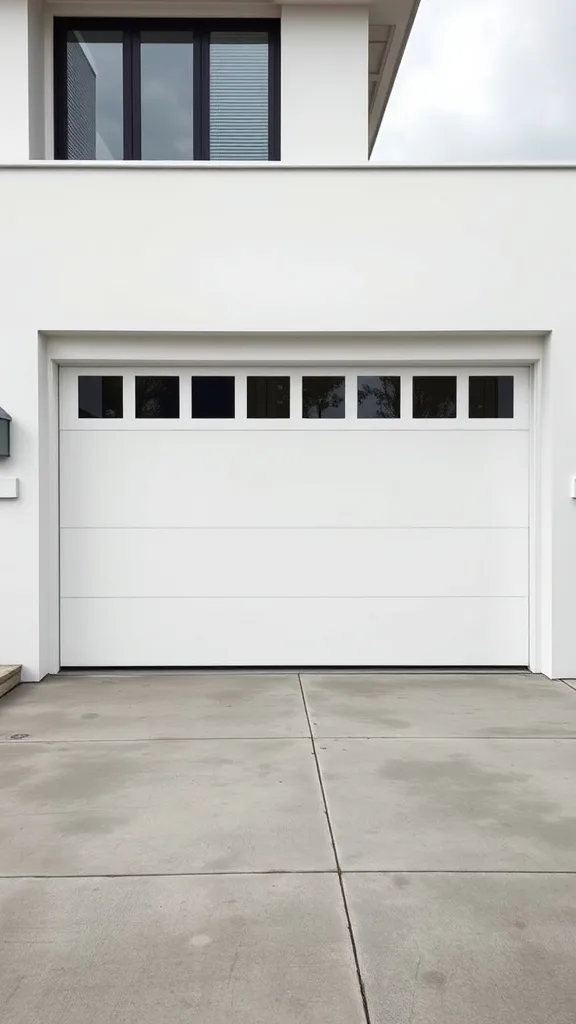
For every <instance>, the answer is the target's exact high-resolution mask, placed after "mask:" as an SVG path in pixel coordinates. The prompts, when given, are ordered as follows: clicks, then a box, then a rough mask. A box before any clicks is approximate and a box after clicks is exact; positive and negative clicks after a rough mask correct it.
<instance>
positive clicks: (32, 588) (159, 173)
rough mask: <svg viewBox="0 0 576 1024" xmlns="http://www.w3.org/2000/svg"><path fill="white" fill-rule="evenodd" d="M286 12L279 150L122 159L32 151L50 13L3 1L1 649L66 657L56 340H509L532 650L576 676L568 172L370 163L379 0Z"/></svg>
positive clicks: (358, 353) (494, 353) (94, 349)
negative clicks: (371, 70)
mask: <svg viewBox="0 0 576 1024" xmlns="http://www.w3.org/2000/svg"><path fill="white" fill-rule="evenodd" d="M104 7H105V8H106V12H107V13H108V14H110V7H109V5H104ZM212 7H213V9H212ZM208 8H210V9H208ZM78 10H79V11H82V10H85V12H86V13H90V14H97V13H98V9H97V7H95V6H94V4H93V3H90V4H82V3H81V2H80V0H79V7H78ZM146 10H148V12H149V11H150V8H149V6H148V7H147V8H146ZM217 10H218V5H217V4H214V5H210V4H208V5H207V10H206V12H205V13H207V14H210V13H212V14H215V13H217ZM66 12H67V13H71V10H70V5H69V4H67V5H66ZM106 12H104V11H103V10H100V13H106ZM116 13H117V14H118V15H119V16H120V15H122V14H126V13H130V14H131V15H133V16H137V15H138V13H139V11H138V9H137V8H136V7H134V5H128V6H127V7H126V6H125V7H124V9H122V7H121V5H120V4H119V5H118V9H117V10H116ZM166 13H168V11H166ZM178 13H179V14H180V16H182V15H183V14H184V15H185V14H186V10H185V7H183V6H182V5H178ZM190 13H192V8H191V9H190ZM246 13H248V10H246ZM250 13H252V14H254V11H253V10H252V11H251V12H250ZM280 13H281V18H282V44H281V45H282V61H281V74H282V116H281V134H282V162H281V163H280V164H276V165H273V164H266V165H259V166H250V165H243V166H241V167H240V166H238V167H235V166H234V165H219V166H215V165H206V164H205V165H199V164H196V165H186V164H181V165H172V166H168V165H162V164H148V165H146V164H139V165H136V166H135V165H128V164H124V165H121V164H120V165H118V164H117V165H115V166H113V167H112V166H106V165H98V164H89V163H88V164H87V163H84V164H82V165H74V164H73V163H69V164H65V165H59V164H54V163H51V162H50V161H49V160H46V161H44V162H43V161H42V159H39V160H38V162H37V163H32V162H30V161H31V160H34V159H36V158H43V157H48V158H49V157H50V156H51V153H52V149H51V142H46V140H50V138H51V130H50V128H49V121H50V110H51V99H50V96H51V91H52V85H51V82H50V81H49V79H50V74H51V58H50V52H51V36H50V33H51V28H52V18H51V15H50V16H49V15H48V14H47V9H46V8H45V7H44V6H43V5H42V4H41V3H40V2H39V0H3V2H2V4H1V5H0V165H1V166H0V203H1V208H2V235H1V238H0V273H1V275H2V278H1V280H2V303H1V304H0V405H2V406H3V407H5V408H6V409H7V410H8V412H9V413H11V415H12V416H13V431H12V435H13V455H12V457H11V458H10V459H9V460H6V461H0V478H4V477H6V478H13V477H17V478H18V479H19V481H20V492H19V497H18V498H17V499H16V500H12V499H7V500H1V501H0V658H1V659H2V660H3V661H6V662H14V663H19V662H24V677H25V678H29V679H35V678H39V677H41V676H42V675H43V674H45V673H46V672H47V671H54V670H57V668H58V601H57V597H58V545H57V535H58V500H57V480H58V449H57V443H56V434H57V362H58V360H61V361H66V360H68V361H71V360H74V361H81V360H82V359H89V360H90V361H92V363H94V361H96V362H98V361H101V362H105V361H111V362H114V361H118V360H123V361H124V362H125V363H126V362H134V363H136V362H140V363H144V362H146V361H151V362H154V361H156V362H158V361H169V353H172V354H171V355H170V359H172V360H173V361H175V362H179V363H180V364H182V363H186V362H193V361H194V360H200V359H202V360H203V361H204V364H206V361H208V362H209V361H210V359H211V358H212V354H213V353H217V354H218V358H223V353H228V355H229V358H231V359H234V358H236V359H248V360H249V359H257V360H258V361H259V362H260V363H266V362H274V361H284V362H285V363H286V362H296V361H298V362H305V361H306V360H309V361H310V362H312V363H315V364H316V365H318V364H322V363H324V364H327V363H329V362H330V361H332V362H338V363H341V364H344V363H345V362H346V361H347V359H350V360H352V361H356V362H358V363H362V361H363V359H364V358H365V359H366V360H367V361H369V362H372V363H375V362H376V363H377V362H379V361H390V360H395V361H397V362H406V361H407V360H410V359H414V360H415V361H418V362H419V363H423V362H426V361H427V360H430V361H432V362H434V361H436V362H438V361H442V360H445V361H446V362H449V363H451V364H455V363H460V362H466V361H467V360H472V361H476V363H478V362H479V361H480V362H481V361H482V360H485V361H486V363H488V364H491V365H494V364H496V363H498V362H499V361H501V362H502V363H505V362H507V361H508V362H510V360H512V361H514V360H518V361H520V362H530V363H532V364H533V366H534V384H535V389H534V395H535V399H534V416H533V419H534V427H535V429H534V435H533V436H534V459H533V462H534V467H533V469H534V472H533V494H532V519H533V527H534V529H533V538H534V540H533V548H532V552H531V573H532V591H531V617H532V655H531V667H532V668H534V669H536V670H542V671H544V672H546V673H548V674H549V675H551V676H574V677H576V643H575V641H574V628H573V619H574V608H575V607H576V535H575V533H574V530H575V526H576V502H575V501H574V500H572V499H571V497H570V493H571V480H572V477H573V476H575V475H576V456H575V454H574V453H575V452H576V416H575V415H574V412H573V380H574V375H575V372H576V343H575V333H576V314H575V313H574V310H573V300H572V294H573V244H574V241H573V240H574V237H576V232H575V228H576V223H575V221H576V168H568V167H567V168H560V167H558V168H554V167H549V168H546V167H540V168H528V167H525V168H521V167H516V168H483V169H481V168H477V169H475V168H444V169H441V168H419V169H415V168H412V169H410V168H385V167H378V166H375V165H369V164H367V163H365V162H364V161H365V160H366V155H367V95H366V94H367V80H368V75H367V61H368V16H367V10H366V8H363V7H362V6H352V5H351V6H350V7H346V6H344V7H340V6H338V7H331V6H327V7H307V6H305V5H298V4H295V5H294V6H285V7H282V8H281V11H280ZM215 335H218V336H219V338H220V340H219V341H218V342H217V341H216V338H215ZM90 336H91V337H90ZM55 338H57V339H60V340H54V339H55ZM223 338H224V339H225V340H224V341H223V340H222V339H223ZM226 339H227V340H226ZM362 353H364V356H362ZM8 489H9V488H8Z"/></svg>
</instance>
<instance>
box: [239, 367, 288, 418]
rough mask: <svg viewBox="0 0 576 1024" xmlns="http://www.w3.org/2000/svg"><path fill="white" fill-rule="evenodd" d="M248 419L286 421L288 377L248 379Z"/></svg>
mask: <svg viewBox="0 0 576 1024" xmlns="http://www.w3.org/2000/svg"><path fill="white" fill-rule="evenodd" d="M247 412H248V419H256V420H258V419H260V420H263V419H288V418H289V416H290V377H248V381H247Z"/></svg>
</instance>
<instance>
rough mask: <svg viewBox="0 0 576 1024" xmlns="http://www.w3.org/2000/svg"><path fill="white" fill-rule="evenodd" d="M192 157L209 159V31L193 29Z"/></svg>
mask: <svg viewBox="0 0 576 1024" xmlns="http://www.w3.org/2000/svg"><path fill="white" fill-rule="evenodd" d="M193 104H194V159H195V160H209V159H210V32H209V30H208V29H207V28H201V27H196V28H195V30H194V96H193Z"/></svg>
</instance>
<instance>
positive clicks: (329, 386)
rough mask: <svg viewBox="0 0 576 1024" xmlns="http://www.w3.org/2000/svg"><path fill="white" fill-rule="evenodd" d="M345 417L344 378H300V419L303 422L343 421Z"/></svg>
mask: <svg viewBox="0 0 576 1024" xmlns="http://www.w3.org/2000/svg"><path fill="white" fill-rule="evenodd" d="M345 415H346V407H345V399H344V377H303V378H302V417H303V418H304V419H305V420H315V419H326V420H328V419H332V420H334V419H339V420H343V419H344V417H345Z"/></svg>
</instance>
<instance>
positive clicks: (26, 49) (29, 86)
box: [0, 0, 45, 161]
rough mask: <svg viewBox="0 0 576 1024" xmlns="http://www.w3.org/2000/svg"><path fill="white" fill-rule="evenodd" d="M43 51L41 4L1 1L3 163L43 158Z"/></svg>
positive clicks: (0, 137)
mask: <svg viewBox="0 0 576 1024" xmlns="http://www.w3.org/2000/svg"><path fill="white" fill-rule="evenodd" d="M44 49H45V22H44V6H43V4H42V2H41V0H2V3H1V4H0V161H9V160H10V161H11V160H27V159H28V158H29V157H32V158H33V159H42V158H43V157H44V155H45V147H44V121H45V104H44Z"/></svg>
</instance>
